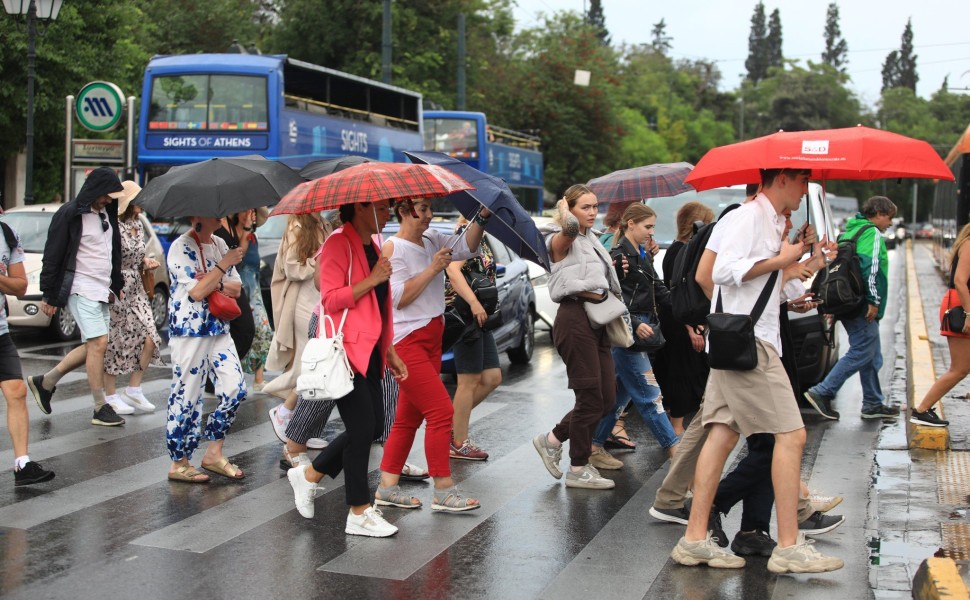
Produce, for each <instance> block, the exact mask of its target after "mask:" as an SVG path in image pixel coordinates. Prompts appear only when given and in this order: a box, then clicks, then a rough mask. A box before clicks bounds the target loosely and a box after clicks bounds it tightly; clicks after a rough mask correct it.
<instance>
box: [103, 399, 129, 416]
mask: <svg viewBox="0 0 970 600" xmlns="http://www.w3.org/2000/svg"><path fill="white" fill-rule="evenodd" d="M104 401H105V402H107V403H108V404H110V405H111V408H113V409H114V411H115V414H119V415H133V414H135V409H134V408H132V407H131V406H128V405H127V404H126V403H125V402H124V401H123V400H122V399H121V396H119V395H118V394H112V395H111V396H105V398H104Z"/></svg>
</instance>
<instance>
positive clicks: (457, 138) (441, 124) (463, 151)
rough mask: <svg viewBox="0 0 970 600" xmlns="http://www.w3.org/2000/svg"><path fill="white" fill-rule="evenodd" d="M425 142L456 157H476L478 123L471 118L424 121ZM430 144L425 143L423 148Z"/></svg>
mask: <svg viewBox="0 0 970 600" xmlns="http://www.w3.org/2000/svg"><path fill="white" fill-rule="evenodd" d="M424 127H425V129H424V137H425V141H426V142H430V141H431V140H433V143H434V145H433V147H432V148H433V149H434V150H435V151H436V152H444V153H445V154H449V155H451V156H454V157H456V158H477V157H478V124H477V123H476V122H475V121H474V120H472V119H431V120H425V122H424ZM429 146H431V144H429V143H426V144H425V148H428V147H429Z"/></svg>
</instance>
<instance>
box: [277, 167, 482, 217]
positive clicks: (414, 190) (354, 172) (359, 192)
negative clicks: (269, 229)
mask: <svg viewBox="0 0 970 600" xmlns="http://www.w3.org/2000/svg"><path fill="white" fill-rule="evenodd" d="M470 189H472V186H471V184H469V183H468V182H467V181H465V180H464V179H462V178H461V177H458V176H457V175H455V174H454V173H452V172H451V171H449V170H447V169H443V168H441V167H435V166H431V165H412V164H409V163H385V162H366V163H362V164H359V165H354V166H352V167H348V168H346V169H344V170H342V171H339V172H337V173H333V174H332V175H327V176H326V177H321V178H320V179H314V180H313V181H307V182H305V183H301V184H300V185H298V186H296V187H295V188H293V189H292V190H291V191H290V193H288V194H287V195H286V196H285V197H284V198H283V199H282V200H280V203H279V204H278V205H277V206H276V208H274V209H273V214H274V215H281V214H302V213H312V212H321V211H324V210H331V209H334V208H337V207H339V206H340V205H341V204H354V203H358V202H377V201H380V200H391V201H394V200H403V199H405V198H437V197H440V196H447V195H448V194H451V193H452V192H457V191H460V190H470Z"/></svg>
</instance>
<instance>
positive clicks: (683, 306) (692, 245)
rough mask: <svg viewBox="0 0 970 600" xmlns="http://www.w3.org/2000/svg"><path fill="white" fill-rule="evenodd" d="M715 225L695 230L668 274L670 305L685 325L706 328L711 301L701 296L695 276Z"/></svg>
mask: <svg viewBox="0 0 970 600" xmlns="http://www.w3.org/2000/svg"><path fill="white" fill-rule="evenodd" d="M715 225H717V222H714V223H708V224H707V225H703V226H702V227H701V228H700V229H698V230H697V231H696V232H695V233H694V236H693V237H692V238H690V241H689V242H687V245H686V246H685V247H684V249H683V250H681V251H680V254H678V255H677V258H676V259H675V260H674V268H673V271H672V272H671V273H670V305H671V309H672V310H673V313H674V318H675V319H677V320H678V321H680V322H681V323H683V324H684V325H691V326H693V327H697V326H699V325H706V324H707V315H709V314H710V312H711V300H710V299H709V298H708V297H707V296H706V295H705V294H704V290H703V289H702V288H701V286H700V285H699V284H698V283H697V281H696V280H695V279H694V276H695V275H696V274H697V264H698V263H699V262H700V260H701V255H703V254H704V249H705V248H706V247H707V240H708V239H710V237H711V232H712V231H714V226H715Z"/></svg>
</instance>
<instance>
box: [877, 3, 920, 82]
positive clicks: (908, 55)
mask: <svg viewBox="0 0 970 600" xmlns="http://www.w3.org/2000/svg"><path fill="white" fill-rule="evenodd" d="M916 59H917V56H916V55H915V54H913V23H912V19H909V20H907V21H906V28H905V29H903V36H902V43H901V45H900V48H899V50H898V51H897V50H893V51H892V52H890V53H889V54H888V55H887V56H886V61H885V62H884V63H883V65H882V89H883V91H885V90H887V89H892V88H909V89H911V90H913V92H915V91H916V83H917V82H918V81H919V75H918V74H917V73H916Z"/></svg>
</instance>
